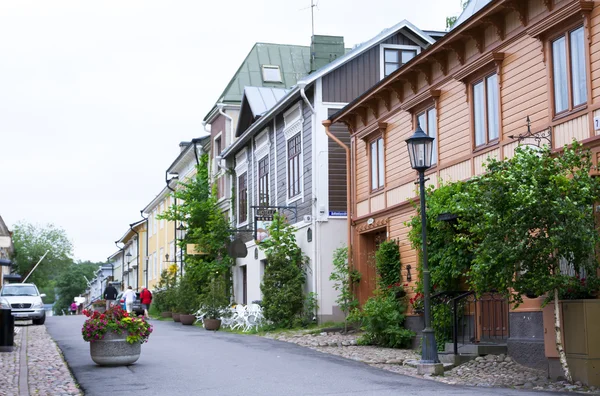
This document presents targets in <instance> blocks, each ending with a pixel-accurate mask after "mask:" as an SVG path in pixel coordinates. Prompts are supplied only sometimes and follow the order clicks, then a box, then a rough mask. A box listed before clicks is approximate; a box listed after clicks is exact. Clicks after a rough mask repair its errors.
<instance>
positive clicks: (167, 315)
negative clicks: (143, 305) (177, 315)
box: [160, 312, 173, 318]
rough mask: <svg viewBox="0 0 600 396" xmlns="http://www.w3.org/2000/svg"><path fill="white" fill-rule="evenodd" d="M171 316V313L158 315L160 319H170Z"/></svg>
mask: <svg viewBox="0 0 600 396" xmlns="http://www.w3.org/2000/svg"><path fill="white" fill-rule="evenodd" d="M171 315H173V314H172V313H171V312H161V313H160V317H161V318H170V317H171Z"/></svg>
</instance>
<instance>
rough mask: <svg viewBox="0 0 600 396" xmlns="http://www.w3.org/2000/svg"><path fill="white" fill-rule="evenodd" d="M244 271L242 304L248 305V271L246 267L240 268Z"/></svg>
mask: <svg viewBox="0 0 600 396" xmlns="http://www.w3.org/2000/svg"><path fill="white" fill-rule="evenodd" d="M240 268H241V270H242V304H244V305H246V304H248V269H247V267H246V266H245V265H243V266H241V267H240Z"/></svg>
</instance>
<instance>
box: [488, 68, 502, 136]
mask: <svg viewBox="0 0 600 396" xmlns="http://www.w3.org/2000/svg"><path fill="white" fill-rule="evenodd" d="M486 88H487V122H488V125H487V127H488V141H492V140H495V139H498V129H499V122H498V96H499V94H498V76H497V75H496V74H494V75H493V76H489V77H488V78H487V79H486Z"/></svg>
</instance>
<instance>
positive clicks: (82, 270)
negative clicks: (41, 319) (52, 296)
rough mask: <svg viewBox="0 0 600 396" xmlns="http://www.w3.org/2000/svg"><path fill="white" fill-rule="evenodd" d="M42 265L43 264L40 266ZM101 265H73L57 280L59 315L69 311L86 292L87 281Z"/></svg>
mask: <svg viewBox="0 0 600 396" xmlns="http://www.w3.org/2000/svg"><path fill="white" fill-rule="evenodd" d="M40 265H41V264H40ZM100 265H101V264H94V263H91V262H87V263H72V264H71V265H70V266H69V267H67V269H66V270H65V271H63V272H62V273H61V275H60V276H59V277H58V278H57V280H56V294H57V296H58V299H57V301H56V302H55V304H54V312H55V313H56V314H59V313H61V312H62V310H68V309H69V305H71V303H72V302H73V299H74V298H75V297H77V296H79V295H81V294H83V292H84V291H85V289H86V288H87V281H86V280H85V278H88V279H91V278H92V277H93V276H94V274H95V272H96V271H97V270H98V268H99V266H100Z"/></svg>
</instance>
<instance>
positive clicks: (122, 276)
mask: <svg viewBox="0 0 600 396" xmlns="http://www.w3.org/2000/svg"><path fill="white" fill-rule="evenodd" d="M117 243H119V241H115V246H116V247H117V249H119V250H120V251H121V256H122V257H123V260H122V261H121V289H122V288H123V286H124V285H123V280H124V278H125V275H124V274H123V269H124V267H125V249H124V248H122V247H119V245H117Z"/></svg>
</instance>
